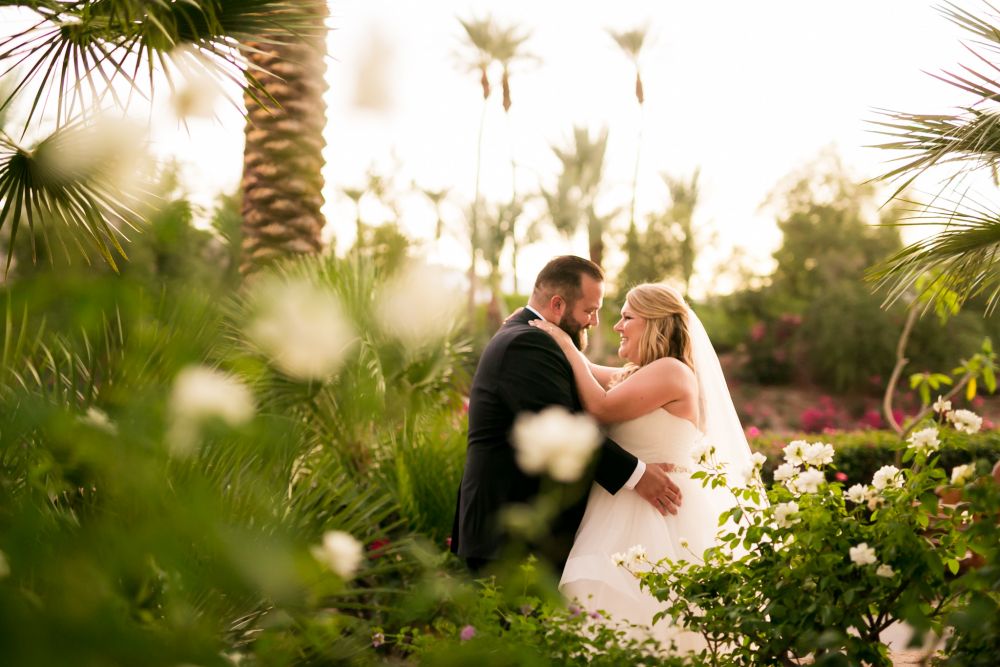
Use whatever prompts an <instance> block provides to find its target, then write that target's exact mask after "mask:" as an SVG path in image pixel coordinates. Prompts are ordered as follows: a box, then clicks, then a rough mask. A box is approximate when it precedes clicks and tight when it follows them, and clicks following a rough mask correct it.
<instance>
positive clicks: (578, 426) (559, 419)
mask: <svg viewBox="0 0 1000 667" xmlns="http://www.w3.org/2000/svg"><path fill="white" fill-rule="evenodd" d="M513 442H514V448H515V450H516V452H515V453H516V456H517V464H518V465H519V466H520V467H521V469H522V470H524V471H525V472H527V473H530V474H539V473H542V472H548V474H549V475H551V476H552V478H553V479H555V480H557V481H560V482H573V481H576V480H577V479H579V477H580V475H582V474H583V470H584V468H585V467H586V466H587V462H588V461H589V460H590V457H591V455H592V454H593V452H594V450H595V449H596V448H597V446H598V445H599V444H600V442H601V434H600V431H598V429H597V426H596V425H595V424H594V420H593V419H591V418H590V417H588V416H587V415H585V414H579V415H574V414H570V413H569V412H568V411H567V410H566V409H565V408H563V407H561V406H552V407H549V408H546V409H545V410H542V411H541V412H539V413H537V414H533V413H524V414H521V415H519V416H518V418H517V421H516V422H515V423H514V430H513Z"/></svg>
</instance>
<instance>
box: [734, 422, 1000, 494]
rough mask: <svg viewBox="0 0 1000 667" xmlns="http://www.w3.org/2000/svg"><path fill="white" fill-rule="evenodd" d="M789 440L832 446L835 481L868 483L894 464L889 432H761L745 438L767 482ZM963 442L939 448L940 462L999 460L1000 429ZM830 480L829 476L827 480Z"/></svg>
mask: <svg viewBox="0 0 1000 667" xmlns="http://www.w3.org/2000/svg"><path fill="white" fill-rule="evenodd" d="M793 440H805V441H806V442H826V443H829V444H831V445H833V447H834V450H835V451H836V454H835V455H834V460H833V466H834V468H835V471H834V472H832V473H831V474H836V473H837V472H839V473H843V474H844V475H847V479H846V480H844V479H840V480H839V481H842V482H844V483H845V484H855V483H864V484H868V483H870V482H871V479H872V475H874V474H875V471H876V470H878V469H879V468H881V467H882V466H884V465H893V464H897V461H896V451H897V449H898V448H899V444H900V440H899V436H898V435H896V433H895V432H893V431H875V430H865V431H837V432H834V433H773V432H766V431H765V432H763V433H761V434H760V435H758V436H754V437H752V438H749V441H750V448H751V449H752V450H754V451H755V452H760V453H761V454H764V455H765V456H767V463H765V464H764V469H763V471H762V475H763V478H764V481H765V482H767V483H768V484H770V483H771V481H772V479H773V474H774V469H775V468H776V467H777V466H779V465H781V463H783V462H784V454H783V452H782V448H783V447H784V446H785V445H787V444H788V443H789V442H791V441H793ZM963 440H964V442H965V444H964V446H963V447H962V448H961V449H960V448H957V447H949V448H945V449H942V450H941V465H942V467H943V468H944V469H945V470H951V468H953V467H954V466H956V465H959V464H963V463H970V462H976V464H977V471H978V472H980V473H984V472H987V471H988V470H989V469H990V468H992V466H993V464H994V463H995V462H996V461H998V460H1000V431H984V432H980V433H976V434H974V435H969V436H965V437H964V438H963ZM831 481H832V479H831Z"/></svg>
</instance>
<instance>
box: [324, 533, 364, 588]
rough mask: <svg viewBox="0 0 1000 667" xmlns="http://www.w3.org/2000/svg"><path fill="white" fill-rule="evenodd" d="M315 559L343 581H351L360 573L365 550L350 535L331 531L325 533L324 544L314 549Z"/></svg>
mask: <svg viewBox="0 0 1000 667" xmlns="http://www.w3.org/2000/svg"><path fill="white" fill-rule="evenodd" d="M311 551H312V555H313V557H314V558H315V559H316V560H318V561H319V562H320V563H322V564H323V565H325V566H327V567H328V568H330V570H331V571H333V572H334V573H335V574H337V575H338V576H340V577H341V578H342V579H351V578H353V577H354V575H355V573H356V572H357V571H358V566H359V565H361V560H362V559H363V558H364V550H363V548H362V546H361V543H360V542H358V541H357V540H356V539H354V538H353V537H352V536H351V535H350V534H349V533H345V532H343V531H341V530H330V531H327V532H325V533H323V544H322V545H320V546H314V547H313V548H312V550H311Z"/></svg>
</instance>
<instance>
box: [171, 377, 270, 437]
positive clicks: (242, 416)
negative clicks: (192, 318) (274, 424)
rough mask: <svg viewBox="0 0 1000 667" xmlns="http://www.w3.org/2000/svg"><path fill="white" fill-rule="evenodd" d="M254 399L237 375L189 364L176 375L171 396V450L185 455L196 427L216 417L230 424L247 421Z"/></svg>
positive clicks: (252, 409)
mask: <svg viewBox="0 0 1000 667" xmlns="http://www.w3.org/2000/svg"><path fill="white" fill-rule="evenodd" d="M253 413H254V401H253V396H252V395H251V393H250V390H249V389H248V388H247V386H246V385H245V384H243V383H242V382H240V381H239V380H237V379H236V378H234V377H232V376H230V375H227V374H225V373H223V372H221V371H217V370H214V369H211V368H206V367H204V366H191V367H188V368H185V369H184V370H182V371H181V372H180V373H178V374H177V378H176V379H175V380H174V388H173V392H172V393H171V395H170V428H169V431H168V434H167V437H168V440H169V441H170V447H171V452H173V453H174V454H176V455H180V456H185V455H187V454H190V453H191V451H192V450H193V449H194V447H195V444H196V443H197V437H198V430H199V427H200V426H201V425H202V424H203V423H204V422H205V421H208V420H211V419H219V420H221V421H222V422H224V423H225V424H228V425H229V426H239V425H241V424H245V423H246V422H248V421H250V419H251V418H252V417H253Z"/></svg>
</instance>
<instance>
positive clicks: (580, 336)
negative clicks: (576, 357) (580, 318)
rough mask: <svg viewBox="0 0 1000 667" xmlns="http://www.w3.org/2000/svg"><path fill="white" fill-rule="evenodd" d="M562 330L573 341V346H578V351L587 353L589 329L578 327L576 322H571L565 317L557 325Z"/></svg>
mask: <svg viewBox="0 0 1000 667" xmlns="http://www.w3.org/2000/svg"><path fill="white" fill-rule="evenodd" d="M557 326H558V327H559V328H560V329H562V330H563V331H565V332H566V333H567V334H568V335H569V337H570V340H572V341H573V345H576V349H578V350H580V351H581V352H586V350H587V328H586V327H581V326H579V325H577V324H576V323H575V322H571V321H569V318H566V317H563V318H562V321H560V322H559V324H558V325H557Z"/></svg>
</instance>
